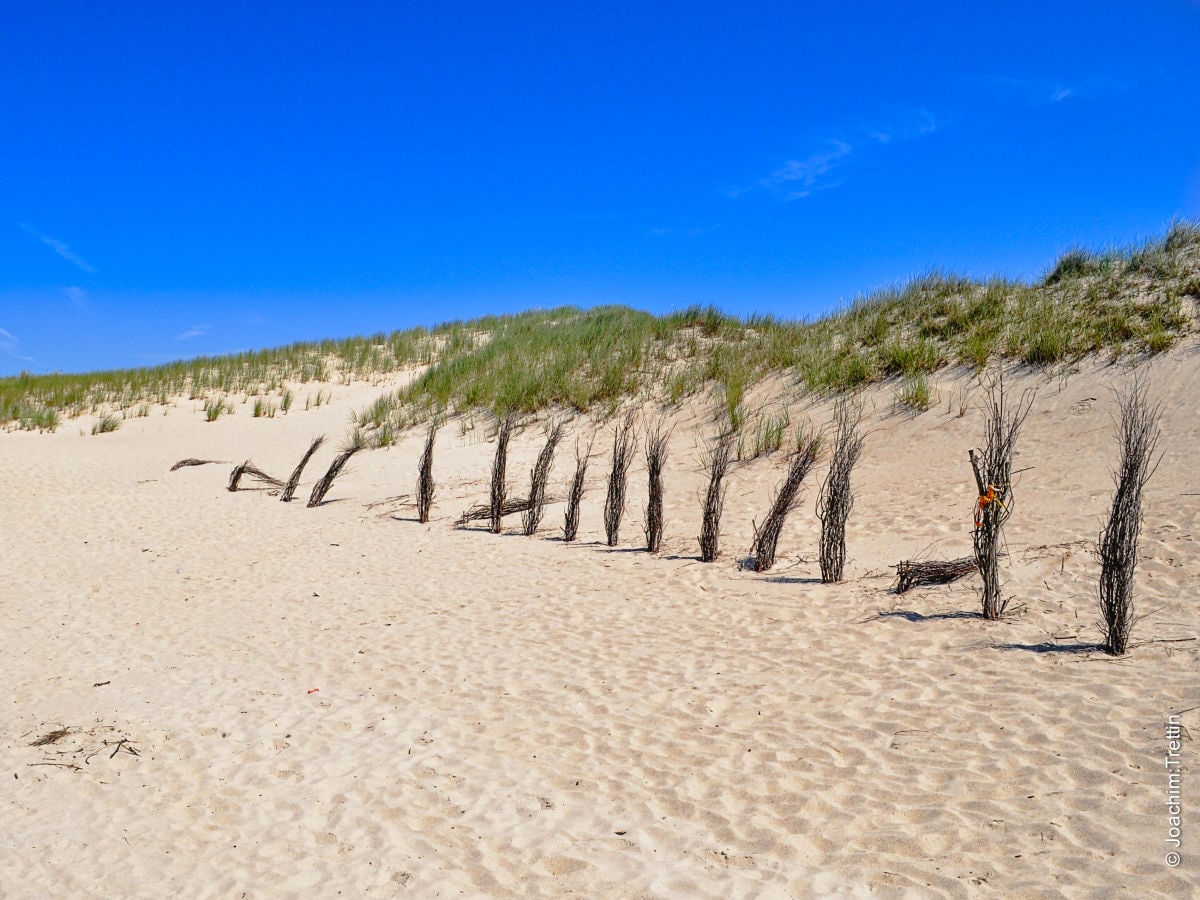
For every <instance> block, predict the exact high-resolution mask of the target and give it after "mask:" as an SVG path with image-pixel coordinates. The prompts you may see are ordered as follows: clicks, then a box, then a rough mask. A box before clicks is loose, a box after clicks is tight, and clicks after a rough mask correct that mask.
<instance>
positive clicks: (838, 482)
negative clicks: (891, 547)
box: [817, 398, 865, 584]
mask: <svg viewBox="0 0 1200 900" xmlns="http://www.w3.org/2000/svg"><path fill="white" fill-rule="evenodd" d="M834 420H835V421H836V423H837V432H836V434H835V435H834V438H833V454H832V456H831V458H830V460H829V472H828V474H827V475H826V476H825V483H824V484H823V485H821V498H820V500H818V501H817V518H818V519H820V520H821V580H822V581H824V582H826V583H827V584H828V583H830V582H835V581H841V580H842V575H843V573H844V572H845V568H846V520H847V519H849V518H850V510H851V509H853V508H854V493H853V492H852V491H851V490H850V475H851V473H852V472H853V471H854V466H855V465H856V464H857V463H858V457H859V454H861V453H862V447H863V441H864V440H865V437H864V435H863V434H862V433H861V432H860V431H859V430H858V427H859V424H860V423H861V422H862V406H861V405H858V404H853V403H852V402H851V401H849V400H847V399H845V398H843V399H841V400H839V401H838V402H837V403H836V405H835V406H834Z"/></svg>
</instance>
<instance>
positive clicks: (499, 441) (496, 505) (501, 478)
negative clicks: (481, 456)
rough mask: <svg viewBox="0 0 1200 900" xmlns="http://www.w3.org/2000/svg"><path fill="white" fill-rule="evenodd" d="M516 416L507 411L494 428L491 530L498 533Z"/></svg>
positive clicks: (506, 485) (502, 514) (506, 489)
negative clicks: (510, 442)
mask: <svg viewBox="0 0 1200 900" xmlns="http://www.w3.org/2000/svg"><path fill="white" fill-rule="evenodd" d="M515 424H516V417H515V416H514V415H513V414H512V413H507V414H505V416H504V417H503V418H502V419H500V421H499V423H498V424H497V429H496V457H495V459H493V460H492V492H491V517H490V518H491V530H492V533H493V534H499V533H500V526H501V524H502V522H503V521H504V497H505V494H506V493H507V492H508V480H507V479H508V441H509V439H510V438H511V437H512V432H513V427H514V425H515Z"/></svg>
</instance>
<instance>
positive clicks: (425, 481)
mask: <svg viewBox="0 0 1200 900" xmlns="http://www.w3.org/2000/svg"><path fill="white" fill-rule="evenodd" d="M441 424H442V423H441V422H440V421H439V420H438V419H436V418H435V419H434V420H433V421H432V422H430V424H429V431H428V432H426V434H425V449H424V450H423V451H421V462H420V463H419V464H418V465H417V521H418V522H420V523H421V524H425V523H426V522H428V521H429V511H430V509H432V508H433V492H434V487H435V486H434V483H433V442H434V440H435V439H436V438H437V433H438V428H439V427H441Z"/></svg>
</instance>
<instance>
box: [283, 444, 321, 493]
mask: <svg viewBox="0 0 1200 900" xmlns="http://www.w3.org/2000/svg"><path fill="white" fill-rule="evenodd" d="M323 443H325V435H323V434H322V435H319V436H318V437H315V438H313V439H312V442H311V443H310V444H309V445H308V449H307V450H305V451H304V455H303V456H302V457H300V462H298V463H297V464H296V468H294V469H292V475H291V477H290V478H288V481H287V486H286V487H284V489H283V493H282V494H280V495H279V499H280V500H282V501H283V502H284V503H287V502H288V501H289V500H291V499H292V495H293V494H295V493H296V488H297V487H299V486H300V475H301V473H303V472H304V467H305V466H307V465H308V461H309V460H310V459H312V455H313V454H314V453H316V452H317V448H318V447H320V446H321V445H322V444H323Z"/></svg>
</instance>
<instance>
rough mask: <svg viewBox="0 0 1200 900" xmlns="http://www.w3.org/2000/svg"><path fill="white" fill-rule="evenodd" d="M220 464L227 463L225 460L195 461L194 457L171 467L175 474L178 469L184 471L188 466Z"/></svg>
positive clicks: (182, 460)
mask: <svg viewBox="0 0 1200 900" xmlns="http://www.w3.org/2000/svg"><path fill="white" fill-rule="evenodd" d="M219 462H225V460H221V459H195V458H194V457H189V458H187V459H181V460H180V461H179V462H177V463H175V465H173V466H171V471H172V472H174V471H175V470H176V469H182V468H185V467H187V466H207V465H209V464H211V463H219Z"/></svg>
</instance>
